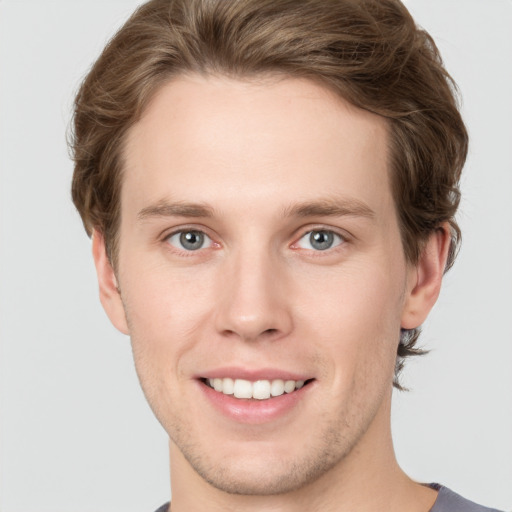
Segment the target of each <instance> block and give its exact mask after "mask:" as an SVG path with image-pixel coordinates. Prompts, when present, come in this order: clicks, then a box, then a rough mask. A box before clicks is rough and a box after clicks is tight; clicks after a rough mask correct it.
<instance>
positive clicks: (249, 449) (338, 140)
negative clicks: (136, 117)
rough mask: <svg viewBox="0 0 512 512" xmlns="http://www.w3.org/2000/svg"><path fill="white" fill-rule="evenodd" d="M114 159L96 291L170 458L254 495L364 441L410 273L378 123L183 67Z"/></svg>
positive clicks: (295, 91) (327, 97)
mask: <svg viewBox="0 0 512 512" xmlns="http://www.w3.org/2000/svg"><path fill="white" fill-rule="evenodd" d="M125 163H126V165H125V173H124V176H123V180H124V181H123V186H122V194H121V196H122V198H121V204H122V206H121V208H122V210H121V218H122V221H121V226H120V245H119V259H118V268H117V269H116V275H117V278H118V283H116V284H117V285H118V286H119V290H120V293H119V294H117V292H116V291H112V290H111V291H110V292H105V291H104V292H103V302H104V305H105V307H106V309H107V312H108V313H109V315H110V317H111V319H112V320H113V322H114V324H115V325H116V326H117V327H118V328H119V329H121V330H123V331H125V332H127V333H129V334H130V337H131V340H132V346H133V353H134V358H135V363H136V367H137V372H138V375H139V378H140V381H141V384H142V387H143V389H144V392H145V394H146V396H147V398H148V400H149V403H150V405H151V407H152V408H153V411H154V412H155V414H156V416H157V417H158V419H159V421H160V422H161V423H162V425H163V426H164V428H165V429H166V431H167V432H168V434H169V436H170V438H171V443H172V446H173V447H174V450H175V451H176V453H179V454H180V456H183V457H184V458H183V460H184V461H185V460H186V461H187V464H189V465H190V466H191V467H192V468H193V469H194V470H195V471H196V472H197V473H198V474H199V475H201V476H202V477H203V479H204V480H205V481H208V482H210V483H211V484H213V485H214V486H215V487H217V488H219V489H222V490H225V491H228V492H231V493H243V494H269V493H280V492H286V491H290V490H292V489H296V488H298V487H301V486H304V485H306V484H307V483H308V482H311V481H313V480H315V479H317V478H319V477H320V476H322V475H324V474H326V473H328V472H329V471H333V470H336V468H341V467H342V466H343V465H344V464H345V465H346V464H348V461H349V460H352V459H353V458H354V454H355V453H359V454H361V453H362V452H364V450H365V449H366V450H369V449H370V448H369V447H372V448H371V449H372V450H376V449H378V446H380V445H381V444H382V443H383V442H384V441H383V440H384V438H386V436H387V435H388V431H387V426H386V425H387V423H388V422H389V400H390V394H391V383H392V378H393V372H394V365H395V357H396V348H397V344H398V340H399V332H400V327H401V325H403V326H405V327H407V325H404V324H406V323H407V322H408V321H410V319H409V320H408V318H409V317H407V315H410V309H411V307H410V298H411V296H412V295H413V293H412V292H411V290H412V289H413V288H414V284H412V283H411V282H412V280H413V276H417V271H416V269H411V268H410V267H409V266H408V265H407V263H406V261H405V259H404V255H403V249H402V244H401V240H400V233H399V229H398V224H397V217H396V213H395V207H394V203H393V199H392V196H391V191H390V185H389V173H388V153H387V126H386V123H385V121H384V120H383V119H382V118H380V117H378V116H376V115H373V114H371V113H368V112H365V111H362V110H359V109H356V108H355V107H353V106H351V105H349V104H347V103H345V102H344V101H343V100H341V99H340V98H338V97H336V96H334V95H333V94H332V93H330V92H329V91H327V90H326V89H324V88H323V87H321V86H320V85H317V84H315V83H313V82H311V81H307V80H299V79H294V78H281V79H277V78H274V79H272V80H270V79H265V80H259V81H252V82H250V81H245V82H244V81H235V80H231V79H227V78H214V77H210V78H201V77H198V76H183V77H180V78H176V79H174V80H173V81H172V82H170V83H168V84H166V85H165V86H163V87H162V88H161V89H160V91H159V92H158V93H157V94H156V96H155V97H154V99H153V101H152V102H151V104H150V105H149V107H148V108H147V111H146V112H145V114H144V116H143V117H142V119H141V120H140V121H139V122H138V123H137V124H136V125H135V126H134V127H133V128H132V129H131V131H130V133H129V137H128V139H127V144H126V152H125ZM100 245H101V244H100ZM99 259H101V258H99ZM100 273H101V271H100ZM113 279H114V278H113V277H112V280H113ZM100 280H101V279H100ZM107 280H108V279H107ZM107 288H108V286H107ZM109 293H110V296H109V297H108V298H105V297H106V296H107V295H108V294H109ZM364 447H366V448H364Z"/></svg>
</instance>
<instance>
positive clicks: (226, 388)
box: [222, 378, 235, 395]
mask: <svg viewBox="0 0 512 512" xmlns="http://www.w3.org/2000/svg"><path fill="white" fill-rule="evenodd" d="M222 392H223V393H224V394H225V395H232V394H233V393H234V392H235V381H234V380H233V379H230V378H227V379H222Z"/></svg>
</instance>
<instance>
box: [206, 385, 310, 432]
mask: <svg viewBox="0 0 512 512" xmlns="http://www.w3.org/2000/svg"><path fill="white" fill-rule="evenodd" d="M198 382H199V387H200V389H201V391H202V392H203V393H204V396H205V397H206V399H207V400H208V401H209V402H210V403H211V404H212V405H213V406H214V408H215V409H216V410H218V411H219V412H221V413H222V414H223V415H224V416H227V417H228V418H230V419H232V420H235V421H237V422H239V423H246V424H252V425H260V424H263V423H268V422H271V421H275V420H277V419H278V418H281V417H284V416H285V415H286V414H288V413H289V412H290V411H291V410H292V409H293V408H294V407H295V406H296V405H297V403H298V402H299V401H300V400H303V399H304V397H305V395H306V394H307V393H308V391H309V389H310V387H311V386H312V384H313V383H312V382H310V383H308V384H306V385H305V386H303V387H302V388H300V389H297V390H296V391H293V392H292V393H284V394H283V395H280V396H276V397H273V398H269V399H267V400H255V399H252V400H247V399H240V398H235V397H234V396H233V395H225V394H224V393H220V392H219V391H215V390H214V389H212V388H211V387H210V386H207V385H206V384H205V383H204V382H202V381H198Z"/></svg>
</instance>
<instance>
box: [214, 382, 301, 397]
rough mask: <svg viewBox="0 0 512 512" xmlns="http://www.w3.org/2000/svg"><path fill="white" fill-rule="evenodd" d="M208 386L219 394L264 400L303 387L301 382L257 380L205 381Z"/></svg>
mask: <svg viewBox="0 0 512 512" xmlns="http://www.w3.org/2000/svg"><path fill="white" fill-rule="evenodd" d="M207 382H208V384H209V386H210V387H211V388H213V389H215V391H218V392H219V393H223V394H225V395H234V396H235V397H236V398H255V399H257V400H266V399H268V398H270V397H274V396H280V395H282V394H283V393H292V392H293V391H295V390H296V389H300V388H302V387H303V386H304V381H303V380H297V381H295V380H287V381H284V380H282V379H275V380H272V381H270V380H257V381H255V382H251V381H249V380H245V379H236V380H233V379H230V378H229V377H226V378H224V379H220V378H215V379H207Z"/></svg>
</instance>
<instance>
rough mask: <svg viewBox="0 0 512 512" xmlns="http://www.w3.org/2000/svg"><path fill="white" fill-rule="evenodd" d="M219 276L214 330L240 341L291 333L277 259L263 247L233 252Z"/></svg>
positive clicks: (283, 283) (283, 278)
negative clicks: (219, 292) (219, 282)
mask: <svg viewBox="0 0 512 512" xmlns="http://www.w3.org/2000/svg"><path fill="white" fill-rule="evenodd" d="M225 265H226V266H225V269H224V272H223V276H221V280H222V281H221V284H220V286H221V288H222V290H223V293H222V298H221V300H220V301H219V303H218V311H217V313H218V315H217V320H218V323H217V327H218V330H219V331H220V332H222V333H223V334H224V335H226V334H228V335H236V336H238V337H240V338H241V339H244V340H255V339H257V338H259V337H269V336H272V337H278V336H281V335H283V334H285V333H287V332H289V330H290V329H291V315H290V311H289V305H288V304H287V301H286V294H285V281H286V278H285V275H284V272H283V270H284V269H283V266H282V264H281V261H280V258H279V257H278V256H277V255H276V254H274V253H273V251H272V250H271V249H270V248H269V247H268V246H265V244H261V243H260V244H258V243H255V244H247V245H245V246H240V247H238V248H237V249H235V250H233V251H232V253H231V254H230V256H229V257H227V258H226V261H225Z"/></svg>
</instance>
